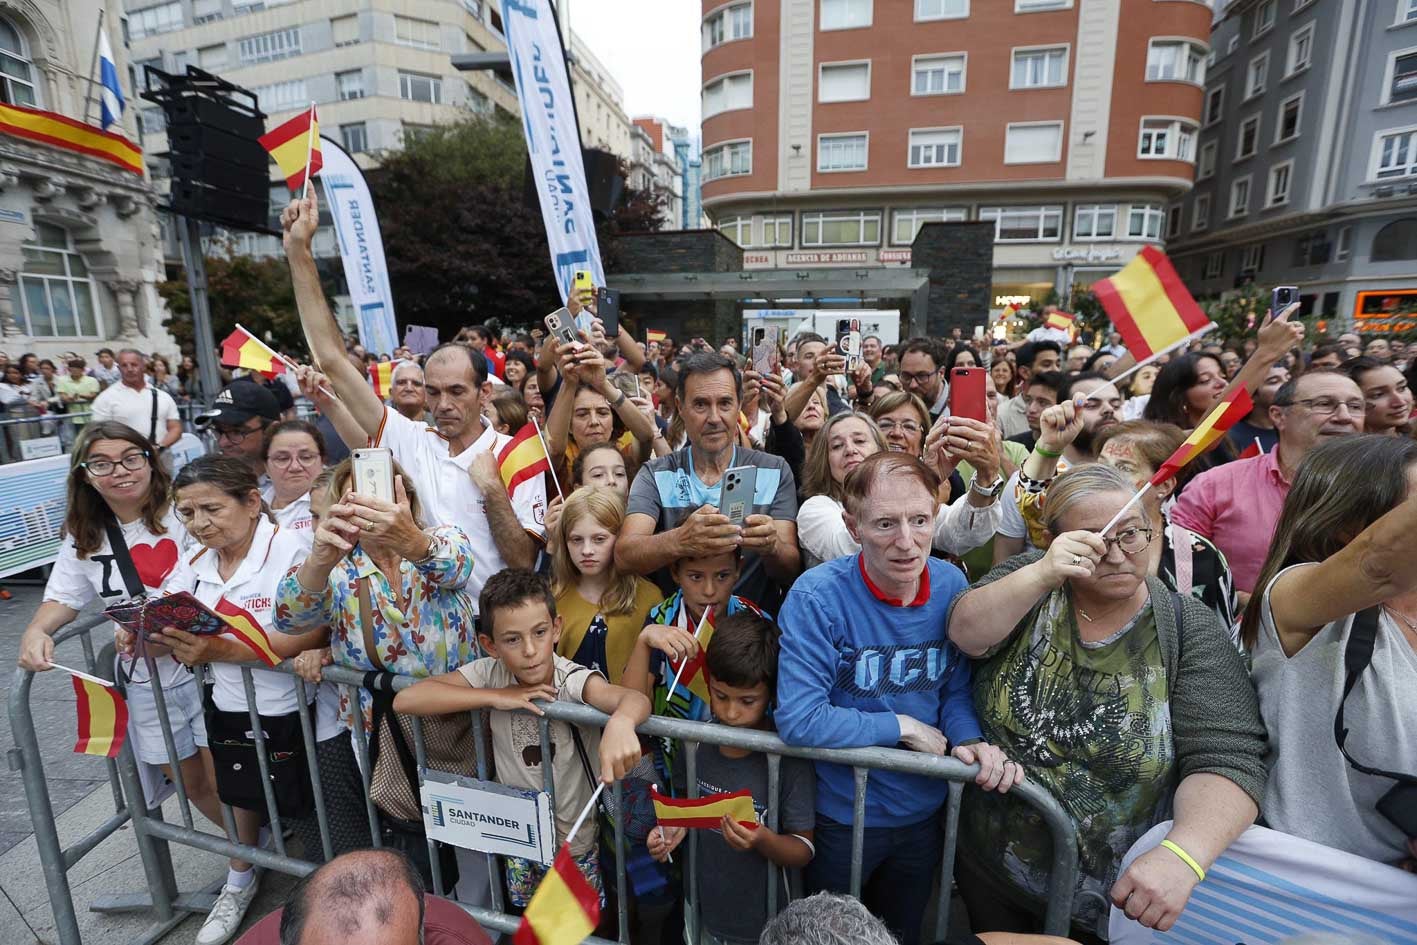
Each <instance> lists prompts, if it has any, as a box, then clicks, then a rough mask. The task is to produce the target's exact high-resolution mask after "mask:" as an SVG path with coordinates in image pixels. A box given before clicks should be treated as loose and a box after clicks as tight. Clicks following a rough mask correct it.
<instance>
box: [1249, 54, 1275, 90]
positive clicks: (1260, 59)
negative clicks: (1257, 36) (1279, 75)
mask: <svg viewBox="0 0 1417 945" xmlns="http://www.w3.org/2000/svg"><path fill="white" fill-rule="evenodd" d="M1268 82H1269V53H1267V52H1263V53H1260V54H1259V55H1258V56H1256V57H1255V58H1253V59H1251V60H1250V68H1249V69H1248V70H1247V71H1246V72H1245V98H1247V99H1249V98H1254V97H1255V96H1256V95H1263V94H1264V90H1265V86H1266V85H1267V84H1268Z"/></svg>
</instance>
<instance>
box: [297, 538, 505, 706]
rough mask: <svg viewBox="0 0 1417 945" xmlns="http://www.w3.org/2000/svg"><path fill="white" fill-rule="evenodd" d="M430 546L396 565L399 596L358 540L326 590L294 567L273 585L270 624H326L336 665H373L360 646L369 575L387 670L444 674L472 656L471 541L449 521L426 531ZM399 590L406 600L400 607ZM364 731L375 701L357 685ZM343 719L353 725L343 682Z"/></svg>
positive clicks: (300, 628) (301, 629)
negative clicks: (308, 583) (306, 583)
mask: <svg viewBox="0 0 1417 945" xmlns="http://www.w3.org/2000/svg"><path fill="white" fill-rule="evenodd" d="M429 537H430V538H431V539H432V545H431V553H430V554H429V556H428V557H427V558H426V559H424V560H422V561H418V562H413V561H404V562H402V563H401V564H400V565H399V579H400V581H401V582H402V595H395V594H394V592H393V588H392V587H390V585H389V580H388V578H387V577H386V576H385V575H384V573H383V572H382V571H380V570H379V569H378V568H377V567H375V565H374V562H373V561H371V560H370V558H369V556H368V555H366V554H365V553H364V549H363V548H361V547H359V546H357V545H356V546H355V548H354V550H353V551H351V552H350V553H349V554H347V555H345V557H344V558H343V559H341V560H340V562H339V564H337V565H335V567H334V569H333V570H331V571H330V577H329V581H328V583H327V585H326V587H325V588H324V590H323V591H311V590H307V589H306V588H305V587H303V586H302V585H301V584H300V581H299V580H298V579H297V578H296V569H292V570H291V571H290V573H289V574H287V575H286V576H285V578H284V579H282V580H281V582H280V587H279V588H278V589H277V591H276V614H275V620H274V621H273V624H274V626H275V628H276V629H277V630H279V631H281V632H282V633H305V632H307V631H310V630H313V629H315V628H316V627H321V626H326V625H328V626H329V628H330V654H331V656H332V657H333V659H334V663H335V665H336V666H342V667H345V668H347V669H354V670H360V671H363V672H368V671H370V670H375V669H378V668H379V667H378V666H376V665H375V663H374V661H373V660H372V659H370V657H369V654H368V653H366V652H365V646H364V630H363V626H362V624H361V623H360V619H359V580H360V579H361V578H367V579H368V583H369V603H370V606H371V608H372V609H373V614H372V615H371V617H372V619H371V623H370V626H371V628H372V630H373V635H374V645H375V647H376V649H377V655H378V657H379V660H380V661H381V662H382V663H383V664H384V669H386V670H388V671H389V672H391V673H393V674H395V675H397V676H412V677H414V678H416V679H423V678H425V677H428V676H437V675H440V674H442V673H449V672H452V671H453V670H455V669H457V668H458V667H459V666H461V665H463V664H464V663H470V662H472V660H473V659H474V658H476V656H477V636H476V624H475V621H474V617H473V611H474V607H473V601H472V598H471V597H470V596H468V594H467V592H466V591H464V590H463V588H464V587H465V586H466V585H467V582H468V581H469V580H470V579H471V578H472V543H471V541H470V540H469V539H468V537H467V534H466V533H465V532H464V531H463V530H462V529H460V528H457V527H455V526H452V525H442V526H439V527H437V528H434V529H432V530H430V531H429ZM398 596H403V597H404V598H406V600H407V604H406V605H404V606H403V607H402V608H400V606H399V603H398ZM359 704H360V709H361V710H362V714H363V716H364V730H365V731H366V732H367V731H370V730H372V727H373V701H372V699H371V698H370V695H369V693H368V692H367V691H365V690H363V689H360V690H359ZM340 721H341V723H342V724H343V725H344V726H345V727H346V728H351V727H352V726H353V721H354V714H353V712H352V710H351V707H350V705H349V696H348V694H347V693H346V692H345V688H344V687H343V686H341V687H340Z"/></svg>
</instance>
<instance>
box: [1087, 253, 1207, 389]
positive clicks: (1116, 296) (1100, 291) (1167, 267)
mask: <svg viewBox="0 0 1417 945" xmlns="http://www.w3.org/2000/svg"><path fill="white" fill-rule="evenodd" d="M1092 294H1093V295H1095V296H1097V300H1098V301H1099V302H1101V303H1102V307H1103V308H1104V309H1106V311H1107V317H1108V318H1110V319H1112V324H1113V325H1115V326H1116V327H1117V331H1119V332H1121V334H1122V341H1123V343H1124V344H1126V346H1127V351H1129V352H1130V353H1131V355H1132V357H1133V358H1136V359H1137V360H1138V361H1145V360H1147V359H1148V358H1151V357H1154V356H1156V355H1158V354H1161V353H1162V352H1165V351H1167V350H1169V349H1171V348H1174V347H1176V346H1177V345H1179V344H1181V343H1183V342H1186V341H1189V340H1190V339H1192V338H1195V337H1199V336H1200V335H1202V334H1204V333H1205V332H1207V331H1209V330H1210V329H1212V328H1214V327H1215V325H1214V324H1212V323H1211V321H1210V319H1209V318H1207V317H1206V315H1205V312H1202V311H1201V309H1200V306H1199V305H1197V304H1196V300H1195V299H1193V298H1191V293H1189V292H1187V291H1186V287H1185V286H1184V285H1182V284H1181V277H1180V276H1178V275H1176V268H1175V267H1174V266H1172V265H1171V260H1169V259H1167V258H1166V255H1165V254H1164V253H1162V252H1161V250H1159V249H1157V248H1156V247H1154V246H1147V247H1144V248H1143V249H1142V251H1141V252H1139V253H1137V255H1136V257H1135V258H1133V259H1132V261H1131V262H1129V263H1127V264H1126V266H1124V267H1122V271H1121V272H1119V273H1117V274H1116V275H1115V276H1110V277H1108V278H1106V279H1102V280H1100V281H1099V282H1095V283H1093V286H1092Z"/></svg>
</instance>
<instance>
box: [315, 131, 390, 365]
mask: <svg viewBox="0 0 1417 945" xmlns="http://www.w3.org/2000/svg"><path fill="white" fill-rule="evenodd" d="M320 152H321V154H322V155H323V156H324V159H325V166H324V168H322V169H321V171H320V184H321V185H322V186H323V187H324V188H325V204H326V205H327V206H328V207H329V208H330V217H331V218H332V219H333V221H334V226H335V236H336V237H338V238H339V252H340V257H341V258H342V259H343V261H344V281H345V282H346V283H347V284H348V286H349V298H350V301H351V302H352V303H353V304H354V310H355V312H356V313H357V314H358V317H359V343H360V344H362V345H363V346H364V349H365V350H366V351H372V352H374V353H375V354H387V355H392V354H393V353H394V349H395V348H397V347H398V346H399V340H398V327H397V326H396V325H395V323H394V294H393V292H392V291H391V290H390V289H389V268H388V266H387V265H385V263H384V239H383V237H382V236H381V235H380V234H379V218H378V216H376V215H375V213H374V200H373V198H372V197H370V196H369V185H368V184H367V183H365V181H364V174H363V173H362V172H361V171H360V170H359V165H358V164H355V163H354V159H353V158H352V157H350V156H349V154H348V153H346V151H345V150H344V148H342V147H340V146H339V144H338V143H336V142H334V141H331V140H330V139H329V138H327V137H325V136H324V135H321V136H320Z"/></svg>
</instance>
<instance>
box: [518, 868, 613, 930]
mask: <svg viewBox="0 0 1417 945" xmlns="http://www.w3.org/2000/svg"><path fill="white" fill-rule="evenodd" d="M599 923H600V894H599V893H597V892H596V891H595V889H594V888H593V887H592V886H591V885H590V883H589V882H588V881H587V880H586V878H585V876H583V875H581V871H580V869H579V868H578V867H577V866H576V861H575V859H574V858H573V857H572V856H571V846H570V844H569V843H563V844H561V850H560V852H559V853H557V854H556V859H555V861H553V862H552V864H551V869H549V870H547V871H546V875H545V876H544V877H543V878H542V880H541V884H540V885H539V886H537V887H536V892H535V894H533V895H532V897H531V902H529V903H527V906H526V912H524V913H523V914H522V921H521V925H519V926H517V933H516V935H514V936H512V945H578V943H580V942H583V941H585V938H586V936H588V935H590V933H591V932H594V931H595V927H596V925H598V924H599Z"/></svg>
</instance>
